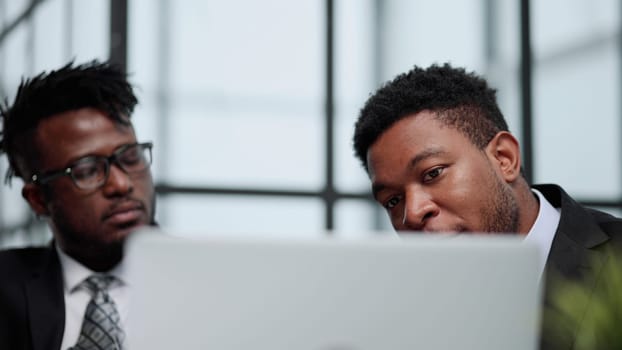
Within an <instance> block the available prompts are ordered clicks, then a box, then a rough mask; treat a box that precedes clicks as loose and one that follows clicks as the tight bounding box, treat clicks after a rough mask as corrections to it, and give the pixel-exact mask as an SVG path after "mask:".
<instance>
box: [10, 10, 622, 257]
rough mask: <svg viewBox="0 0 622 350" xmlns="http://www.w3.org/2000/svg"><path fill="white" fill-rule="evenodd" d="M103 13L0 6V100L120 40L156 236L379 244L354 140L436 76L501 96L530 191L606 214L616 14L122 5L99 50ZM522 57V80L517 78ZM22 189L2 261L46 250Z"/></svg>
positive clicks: (616, 193)
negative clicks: (398, 99)
mask: <svg viewBox="0 0 622 350" xmlns="http://www.w3.org/2000/svg"><path fill="white" fill-rule="evenodd" d="M111 1H116V2H117V5H118V4H119V3H121V4H123V3H125V2H124V1H119V0H88V1H83V0H43V1H27V0H0V26H1V27H2V28H3V29H2V36H0V98H3V99H4V98H9V99H12V98H13V96H14V93H15V90H16V87H17V86H18V84H19V82H20V79H21V77H22V76H31V75H34V74H37V73H39V72H40V71H42V70H50V69H55V68H58V67H60V66H62V65H63V64H65V63H66V62H68V61H69V60H71V59H74V60H75V61H76V62H78V63H81V62H84V61H88V60H91V59H94V58H97V59H100V60H105V59H107V58H108V57H109V56H110V55H111V54H112V53H113V52H111V51H113V50H114V49H112V50H111V47H114V46H115V44H117V43H118V42H121V41H123V39H126V41H127V47H126V48H127V55H126V57H125V58H126V63H127V69H128V72H130V74H131V75H130V80H131V82H133V83H134V84H135V85H136V87H137V94H138V96H139V99H140V101H141V104H140V105H139V107H138V109H137V111H136V113H135V115H134V120H135V124H136V128H137V131H138V135H139V139H140V140H152V141H154V143H155V149H154V151H155V161H154V166H153V172H154V175H155V179H156V182H157V185H158V193H159V194H158V214H157V216H158V221H159V222H160V224H161V225H162V226H163V227H165V228H168V229H170V230H172V231H178V232H184V233H187V234H196V235H201V234H203V235H206V234H210V233H219V234H220V233H225V234H243V235H307V236H308V235H318V234H323V233H322V232H324V231H326V230H328V231H334V232H338V233H339V234H343V235H350V236H357V235H361V234H364V233H368V232H375V231H382V230H387V229H388V228H389V227H390V226H389V224H388V219H387V218H386V217H385V214H384V213H383V211H382V210H381V209H380V208H379V207H378V206H377V205H376V204H374V203H373V202H372V201H371V200H370V196H369V183H368V180H367V177H366V174H365V173H364V171H363V170H362V168H361V167H360V166H359V164H358V162H357V161H356V159H355V158H354V156H353V151H352V147H351V137H352V132H353V124H354V121H355V119H356V117H357V114H358V111H359V109H360V108H361V107H362V105H363V103H364V101H365V99H366V98H367V97H368V96H369V94H370V93H371V92H373V91H374V90H375V89H376V88H378V87H379V86H380V84H381V83H382V82H384V81H387V80H389V79H391V78H393V77H394V76H395V75H396V74H399V73H401V72H404V71H406V70H409V69H410V68H412V67H413V65H423V66H427V65H429V64H432V63H443V62H451V63H452V64H453V65H455V66H463V67H466V68H467V69H468V70H475V71H477V72H478V73H480V74H482V75H484V76H485V77H486V78H487V79H488V80H489V81H490V83H491V84H492V85H493V86H494V87H496V88H497V89H498V97H499V103H500V105H501V108H502V110H503V112H504V114H505V116H506V119H507V120H508V123H509V125H510V129H511V130H512V131H513V132H514V133H515V135H517V137H518V138H519V139H520V140H521V142H522V144H523V147H528V150H529V149H532V150H533V156H532V157H531V159H528V160H529V161H530V162H531V163H532V166H531V167H530V169H529V171H530V173H531V174H533V180H534V181H533V182H536V183H544V182H554V183H558V184H560V185H562V186H563V187H564V188H565V189H566V190H567V191H568V192H569V193H570V194H572V195H574V196H575V197H576V198H578V199H579V200H581V201H583V202H584V203H586V204H588V205H591V206H595V207H599V208H600V209H604V210H607V211H610V212H612V213H615V214H620V208H621V207H622V162H621V159H622V157H621V154H620V153H621V150H622V145H621V144H620V140H621V137H620V136H621V134H622V125H621V123H620V117H619V116H620V108H621V106H620V102H619V101H621V99H620V95H621V89H620V85H621V82H622V74H621V70H620V67H622V47H621V45H620V43H621V36H620V20H621V19H620V13H621V8H620V3H619V2H617V1H614V0H596V1H594V0H547V1H528V0H522V1H519V0H515V1H511V0H500V1H495V0H385V1H383V0H296V1H291V0H263V1H254V0H218V1H217V0H211V1H210V0H129V1H127V36H126V37H119V36H118V34H111V33H117V32H115V27H114V25H112V26H111V19H114V18H115V16H117V15H118V14H117V13H116V12H115V10H114V6H111ZM521 5H522V6H525V5H529V7H530V11H529V13H528V16H527V14H525V13H522V14H521ZM29 7H32V9H33V10H32V12H31V15H30V16H27V17H26V19H25V20H23V21H20V20H19V18H20V16H22V15H23V14H25V13H26V14H28V9H29ZM112 22H113V23H114V21H112ZM15 23H17V26H15V27H14V28H11V26H12V24H15ZM521 23H522V24H523V26H521ZM524 23H530V27H531V28H530V32H529V33H530V36H529V37H528V38H527V37H526V36H525V35H524V33H523V35H522V36H521V28H525V27H524ZM121 35H123V34H121ZM521 38H523V40H525V39H529V40H528V41H526V42H527V43H528V46H521ZM525 47H530V48H531V50H532V51H531V52H529V51H528V50H526V49H525ZM525 54H531V58H532V59H531V60H530V61H529V62H530V64H529V66H528V68H530V69H529V71H530V72H531V74H521V73H525V72H526V70H521V57H522V56H521V55H525ZM527 73H528V72H527ZM525 78H528V79H525ZM529 81H530V82H531V84H529V83H528V82H529ZM526 82H527V83H526ZM525 89H527V90H525ZM524 91H528V93H527V94H528V95H529V96H531V97H532V98H531V106H530V105H529V102H528V100H526V99H525V96H526V94H525V93H524ZM529 91H530V92H529ZM526 101H527V102H526ZM528 111H531V119H526V116H528V115H529V113H527V112H528ZM526 120H531V128H529V127H528V125H527V124H528V123H526ZM526 154H527V155H528V154H529V152H527V153H526ZM5 170H6V159H5V158H4V157H3V158H2V160H1V161H0V171H1V172H2V174H4V172H5ZM20 190H21V182H20V181H19V180H17V181H14V182H13V185H12V186H11V187H8V186H2V187H0V246H17V245H26V244H40V243H45V242H47V241H48V240H49V233H48V232H47V229H46V228H45V226H44V225H42V222H40V221H38V220H37V219H36V218H34V217H33V215H32V214H31V213H30V211H29V209H28V207H27V206H26V204H25V202H24V200H23V199H22V198H21V194H20Z"/></svg>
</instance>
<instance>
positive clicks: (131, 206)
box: [103, 201, 144, 225]
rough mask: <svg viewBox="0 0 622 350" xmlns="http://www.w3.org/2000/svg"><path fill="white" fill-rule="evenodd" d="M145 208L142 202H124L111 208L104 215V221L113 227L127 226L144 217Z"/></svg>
mask: <svg viewBox="0 0 622 350" xmlns="http://www.w3.org/2000/svg"><path fill="white" fill-rule="evenodd" d="M143 213H144V207H143V205H142V204H141V203H140V202H136V201H132V202H123V203H120V204H117V205H114V206H113V207H111V208H110V209H109V210H108V211H107V212H106V214H105V215H104V217H103V219H104V221H106V222H108V223H111V224H113V225H125V224H128V223H132V222H135V221H139V220H140V219H141V218H142V217H143Z"/></svg>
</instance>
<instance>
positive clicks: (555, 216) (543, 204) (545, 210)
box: [525, 188, 561, 281]
mask: <svg viewBox="0 0 622 350" xmlns="http://www.w3.org/2000/svg"><path fill="white" fill-rule="evenodd" d="M531 191H532V192H533V193H535V194H536V195H537V196H538V200H539V201H540V210H539V211H538V217H537V218H536V222H534V223H533V226H531V229H530V230H529V233H527V236H526V237H525V242H533V243H534V244H536V245H537V246H538V247H539V248H540V276H539V278H538V281H540V280H541V279H542V274H543V273H544V267H545V266H546V259H547V258H548V256H549V252H550V251H551V245H552V244H553V237H555V231H557V226H559V219H560V217H561V208H555V207H553V205H552V204H551V203H550V202H549V201H548V200H547V199H546V198H544V195H542V193H540V191H538V190H536V189H533V188H532V189H531Z"/></svg>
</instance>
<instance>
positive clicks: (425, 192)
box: [353, 64, 622, 348]
mask: <svg viewBox="0 0 622 350" xmlns="http://www.w3.org/2000/svg"><path fill="white" fill-rule="evenodd" d="M495 93H496V92H495V90H493V89H491V88H490V87H489V86H488V84H487V83H486V81H484V80H483V79H482V78H480V77H478V76H476V75H475V74H473V73H468V72H466V71H465V70H464V69H458V68H454V67H451V66H450V65H448V64H445V65H443V66H438V65H432V66H430V67H428V68H425V69H424V68H419V67H415V68H414V69H412V70H411V71H409V72H407V73H404V74H401V75H399V76H397V77H396V78H395V79H394V80H392V81H390V82H388V83H387V84H385V85H384V86H382V87H381V88H380V89H378V91H376V92H375V93H374V94H373V95H372V96H371V97H370V98H369V99H368V100H367V102H366V104H365V106H364V107H363V109H362V110H361V112H360V115H359V119H358V121H357V122H356V125H355V132H354V140H353V141H354V150H355V153H356V156H357V157H358V158H359V160H360V161H361V162H362V164H363V167H364V168H365V170H366V171H367V173H368V175H369V178H370V180H371V183H372V191H373V195H374V198H375V199H376V201H378V202H379V203H380V204H381V205H382V206H383V207H384V208H385V209H386V211H387V213H388V215H389V217H390V219H391V223H392V225H393V227H394V228H395V229H396V230H397V231H418V232H426V233H434V232H455V233H462V232H465V233H466V232H479V233H482V232H487V233H513V234H519V235H524V236H525V239H526V240H530V241H534V242H536V244H537V245H538V246H539V247H540V248H541V254H542V259H541V271H542V273H543V274H544V276H543V277H544V280H542V283H545V285H544V286H545V294H546V295H545V306H550V305H553V304H554V298H555V295H556V290H555V289H556V287H555V282H556V281H558V280H560V279H570V280H575V281H581V283H584V284H585V285H586V286H587V287H588V288H592V289H595V288H602V287H601V284H602V283H603V281H599V280H598V278H594V276H598V274H599V272H600V271H601V270H602V268H603V265H604V262H605V261H606V260H607V258H608V254H610V250H609V248H610V247H612V246H614V245H615V246H618V247H619V245H620V242H621V235H620V232H621V231H622V221H621V220H620V219H618V218H615V217H612V216H611V215H608V214H606V213H602V212H599V211H596V210H592V209H588V208H585V207H583V206H581V205H580V204H578V203H577V202H575V201H574V200H573V199H572V198H571V197H570V196H569V195H568V194H567V193H566V192H565V191H564V190H563V189H562V188H561V187H559V186H556V185H538V186H530V185H529V184H528V183H527V181H526V179H525V178H524V176H523V173H522V169H521V155H520V147H519V143H518V141H517V139H516V138H515V137H514V136H513V135H512V134H511V133H510V132H509V131H508V127H507V124H506V122H505V120H504V117H503V115H502V113H501V111H500V109H499V107H498V105H497V102H496V96H495ZM482 288H488V287H487V286H482ZM509 302H510V301H509ZM583 307H584V310H588V309H589V306H588V305H584V306H583ZM546 315H547V314H545V319H544V320H543V324H544V325H547V324H548V320H547V319H546ZM547 326H548V325H547ZM577 327H578V326H577V325H576V324H575V325H571V326H569V327H568V328H567V329H566V330H565V331H564V332H562V333H563V334H560V333H559V332H557V334H554V333H555V332H553V333H550V332H549V330H548V328H547V331H546V332H543V336H542V337H541V338H542V341H541V348H551V347H553V341H555V344H556V345H555V348H557V346H558V345H560V343H564V344H566V346H565V347H564V346H562V347H560V348H570V346H571V345H572V343H573V342H574V339H575V338H574V337H575V335H576V331H577V329H578V328H577ZM560 332H561V331H560Z"/></svg>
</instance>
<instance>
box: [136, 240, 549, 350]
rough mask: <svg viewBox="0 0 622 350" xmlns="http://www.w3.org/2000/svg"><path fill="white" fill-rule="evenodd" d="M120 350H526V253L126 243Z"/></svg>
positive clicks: (299, 243)
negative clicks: (123, 349) (127, 280)
mask: <svg viewBox="0 0 622 350" xmlns="http://www.w3.org/2000/svg"><path fill="white" fill-rule="evenodd" d="M126 257H127V258H126V259H127V260H126V261H127V264H128V268H129V269H130V276H131V286H132V302H131V307H130V314H129V324H128V327H127V328H128V344H129V348H130V349H137V350H138V349H220V350H234V349H235V350H241V349H255V350H268V349H269V350H286V349H287V350H291V349H298V350H368V349H478V350H485V349H491V350H492V349H494V350H498V349H521V350H524V349H535V348H536V344H537V335H538V329H539V324H538V322H539V303H540V291H539V287H538V282H537V281H538V274H539V271H538V267H537V260H538V254H537V247H535V246H533V245H529V244H526V243H523V242H522V240H521V239H519V238H518V237H512V236H495V237H493V236H485V237H484V236H446V237H442V238H438V237H430V236H420V235H412V236H410V235H409V236H407V237H403V238H402V239H386V238H382V239H379V238H376V239H373V238H366V239H360V240H352V239H349V240H343V239H334V238H333V239H331V238H324V239H317V240H310V239H304V240H303V239H289V240H284V239H278V240H277V239H249V238H242V239H240V238H238V239H235V238H222V237H221V238H215V237H212V238H205V239H196V238H193V239H189V238H179V237H173V236H169V235H166V234H162V233H161V232H159V231H145V232H141V233H137V234H136V235H134V236H133V238H132V239H130V241H129V242H128V247H127V255H126Z"/></svg>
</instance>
